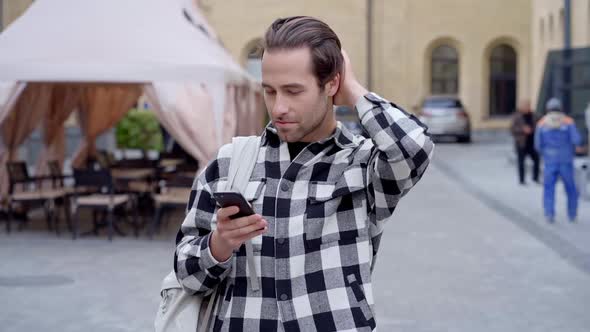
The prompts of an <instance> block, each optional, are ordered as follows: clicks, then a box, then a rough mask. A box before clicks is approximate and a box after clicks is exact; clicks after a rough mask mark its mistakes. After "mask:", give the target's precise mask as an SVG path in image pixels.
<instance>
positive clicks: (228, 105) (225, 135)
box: [220, 84, 238, 145]
mask: <svg viewBox="0 0 590 332" xmlns="http://www.w3.org/2000/svg"><path fill="white" fill-rule="evenodd" d="M236 90H237V87H236V86H235V85H233V84H228V85H227V88H226V92H225V109H224V111H223V131H222V142H220V143H221V144H220V145H223V144H226V143H229V142H231V139H232V137H233V136H234V135H236V134H237V133H238V105H237V100H236V92H237V91H236Z"/></svg>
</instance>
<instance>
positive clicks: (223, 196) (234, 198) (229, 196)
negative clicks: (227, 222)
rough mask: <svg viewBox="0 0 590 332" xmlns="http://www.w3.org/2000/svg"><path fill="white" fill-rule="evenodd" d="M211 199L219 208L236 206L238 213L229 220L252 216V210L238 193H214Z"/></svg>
mask: <svg viewBox="0 0 590 332" xmlns="http://www.w3.org/2000/svg"><path fill="white" fill-rule="evenodd" d="M213 198H215V201H217V204H218V205H219V206H221V207H224V208H225V207H229V206H237V207H238V208H239V209H240V212H238V213H236V214H234V215H233V216H231V219H235V218H241V217H246V216H250V215H253V214H254V210H253V209H252V207H251V206H250V204H249V203H248V201H247V200H246V199H245V198H244V196H242V194H240V193H236V192H216V193H213Z"/></svg>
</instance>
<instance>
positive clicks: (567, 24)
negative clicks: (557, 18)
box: [562, 0, 572, 114]
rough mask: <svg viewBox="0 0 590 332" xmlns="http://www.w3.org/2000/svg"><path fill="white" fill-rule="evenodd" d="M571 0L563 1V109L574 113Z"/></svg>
mask: <svg viewBox="0 0 590 332" xmlns="http://www.w3.org/2000/svg"><path fill="white" fill-rule="evenodd" d="M571 26H572V24H571V0H564V2H563V61H562V65H563V67H562V68H563V84H562V85H563V90H562V93H563V110H564V111H565V112H568V113H570V114H571V113H572V110H571V109H570V108H571V100H570V99H571V76H572V75H571V73H572V71H571V70H572V67H571V62H572V61H571V56H572V39H571Z"/></svg>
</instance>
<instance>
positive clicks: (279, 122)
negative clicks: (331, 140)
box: [262, 48, 338, 142]
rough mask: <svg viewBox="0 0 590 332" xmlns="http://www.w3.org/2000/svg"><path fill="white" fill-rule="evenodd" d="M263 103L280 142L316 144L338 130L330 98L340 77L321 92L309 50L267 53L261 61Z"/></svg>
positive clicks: (300, 49)
mask: <svg viewBox="0 0 590 332" xmlns="http://www.w3.org/2000/svg"><path fill="white" fill-rule="evenodd" d="M262 87H263V88H264V102H265V103H266V108H267V109H268V112H269V115H270V118H271V120H272V122H273V124H274V126H275V128H276V129H277V132H278V134H279V137H280V138H281V140H283V141H286V142H313V141H318V140H321V139H323V138H326V137H328V136H330V135H331V134H332V132H333V131H334V129H335V127H336V120H335V117H334V113H333V112H332V102H331V98H330V97H332V96H333V95H334V94H335V93H336V91H337V90H338V77H337V78H335V79H334V80H332V81H330V82H328V83H327V84H326V85H325V87H324V89H320V87H319V86H318V82H317V79H316V77H315V76H314V74H313V72H312V62H311V53H310V51H309V48H298V49H291V50H273V51H270V52H268V51H266V52H264V55H263V57H262Z"/></svg>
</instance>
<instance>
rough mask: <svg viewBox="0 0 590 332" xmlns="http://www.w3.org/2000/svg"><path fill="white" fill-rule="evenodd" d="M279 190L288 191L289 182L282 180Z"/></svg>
mask: <svg viewBox="0 0 590 332" xmlns="http://www.w3.org/2000/svg"><path fill="white" fill-rule="evenodd" d="M281 190H282V191H289V184H288V183H287V182H283V184H281Z"/></svg>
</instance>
